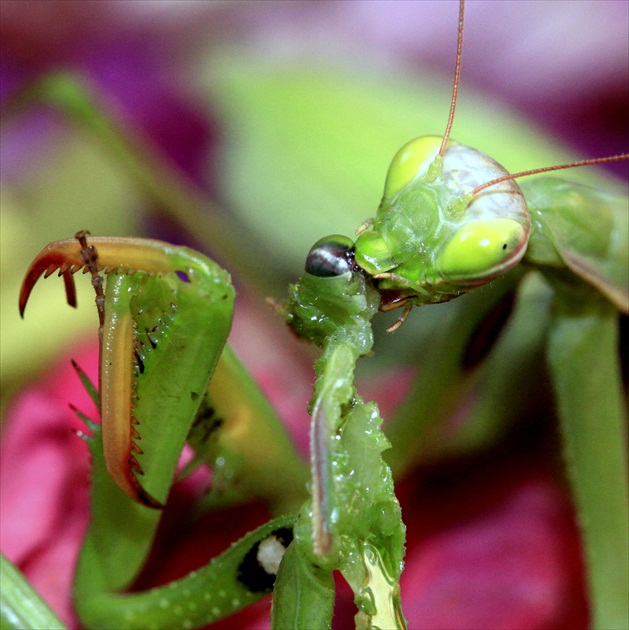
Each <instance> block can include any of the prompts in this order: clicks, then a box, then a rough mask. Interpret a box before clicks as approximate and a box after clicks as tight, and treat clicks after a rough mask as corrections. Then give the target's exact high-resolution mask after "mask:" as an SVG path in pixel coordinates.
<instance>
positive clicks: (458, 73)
mask: <svg viewBox="0 0 629 630" xmlns="http://www.w3.org/2000/svg"><path fill="white" fill-rule="evenodd" d="M464 14H465V0H459V35H458V38H457V45H456V65H455V68H454V85H453V86H452V99H451V100H450V113H449V115H448V124H447V125H446V130H445V132H444V134H443V140H442V141H441V147H440V148H439V156H440V157H443V155H444V153H445V152H446V145H447V144H448V140H449V139H450V130H451V129H452V123H453V122H454V110H455V109H456V100H457V96H458V94H459V80H460V77H461V56H462V54H463V18H464Z"/></svg>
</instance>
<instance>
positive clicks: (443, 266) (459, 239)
mask: <svg viewBox="0 0 629 630" xmlns="http://www.w3.org/2000/svg"><path fill="white" fill-rule="evenodd" d="M526 243H527V232H526V230H525V228H524V227H523V226H522V225H520V224H519V223H518V222H516V221H513V220H511V219H505V218H496V219H488V220H481V221H471V222H469V223H467V224H465V225H464V226H462V227H461V228H460V229H459V230H458V231H457V232H456V233H455V234H454V236H453V237H452V238H451V239H450V240H449V242H448V243H446V245H445V247H444V248H443V250H442V251H441V253H440V255H439V257H438V258H437V266H438V268H439V271H440V273H441V275H442V277H444V278H447V279H449V280H457V281H463V282H464V281H465V280H469V281H470V282H471V283H473V282H475V281H477V280H486V279H488V278H493V277H497V276H500V275H502V274H503V273H506V272H507V271H508V270H509V269H511V268H512V267H513V266H515V265H516V264H517V263H518V262H519V261H520V260H521V258H522V256H523V255H524V252H525V250H526Z"/></svg>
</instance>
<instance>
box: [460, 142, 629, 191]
mask: <svg viewBox="0 0 629 630" xmlns="http://www.w3.org/2000/svg"><path fill="white" fill-rule="evenodd" d="M620 160H629V153H620V154H619V155H611V156H609V157H601V158H591V159H589V160H580V161H578V162H570V163H568V164H557V165H556V166H544V167H543V168H533V169H531V170H528V171H520V172H519V173H510V174H509V175H505V176H503V177H498V178H496V179H491V180H489V181H488V182H485V183H484V184H481V185H480V186H477V187H476V188H474V190H473V191H472V192H471V193H470V195H471V196H472V197H474V196H476V195H477V194H478V193H479V192H481V191H482V190H485V188H489V187H490V186H495V185H496V184H500V183H502V182H508V181H509V180H512V179H517V178H519V177H526V176H527V175H537V174H538V173H549V172H551V171H560V170H562V169H564V168H575V167H577V166H591V165H592V164H605V163H606V162H620Z"/></svg>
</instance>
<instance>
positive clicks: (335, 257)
mask: <svg viewBox="0 0 629 630" xmlns="http://www.w3.org/2000/svg"><path fill="white" fill-rule="evenodd" d="M355 266H356V263H355V262H354V243H353V242H352V240H351V239H349V238H347V237H346V236H340V235H338V234H335V235H333V236H326V237H325V238H322V239H321V240H319V241H317V242H316V243H315V244H314V245H313V246H312V248H311V249H310V251H309V252H308V256H307V257H306V273H309V274H311V275H313V276H317V277H318V278H332V277H334V276H342V275H343V274H344V273H347V272H348V271H352V269H354V267H355Z"/></svg>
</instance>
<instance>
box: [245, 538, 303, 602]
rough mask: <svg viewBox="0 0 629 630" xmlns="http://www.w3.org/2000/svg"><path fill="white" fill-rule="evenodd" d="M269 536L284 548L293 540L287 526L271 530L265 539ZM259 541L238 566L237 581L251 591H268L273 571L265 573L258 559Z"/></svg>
mask: <svg viewBox="0 0 629 630" xmlns="http://www.w3.org/2000/svg"><path fill="white" fill-rule="evenodd" d="M271 537H274V538H275V539H277V541H278V542H279V543H280V544H281V545H282V547H284V548H286V547H288V545H289V544H290V543H291V542H292V540H293V530H292V529H290V528H288V527H281V528H280V529H276V530H275V531H274V532H272V534H271V535H270V536H269V537H267V539H265V540H268V538H271ZM261 542H263V541H260V542H257V543H256V544H255V545H254V546H253V547H251V549H250V550H249V551H248V552H247V554H246V555H245V557H244V558H243V560H242V562H241V563H240V565H239V566H238V575H237V578H238V581H239V582H240V583H241V584H243V585H244V586H245V587H246V588H247V589H249V590H250V591H251V592H252V593H264V592H269V593H270V592H271V591H272V590H273V584H275V577H276V575H275V573H267V571H266V570H265V569H264V567H263V566H262V565H261V564H260V562H259V560H258V550H259V549H260V544H261Z"/></svg>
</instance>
